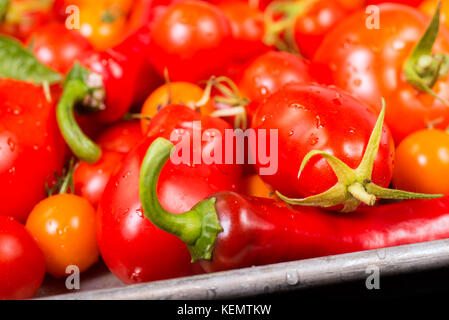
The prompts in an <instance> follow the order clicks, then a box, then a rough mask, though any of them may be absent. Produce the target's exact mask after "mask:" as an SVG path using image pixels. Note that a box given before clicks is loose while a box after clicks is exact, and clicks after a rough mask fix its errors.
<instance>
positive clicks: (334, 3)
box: [294, 0, 349, 59]
mask: <svg viewBox="0 0 449 320" xmlns="http://www.w3.org/2000/svg"><path fill="white" fill-rule="evenodd" d="M347 15H349V11H348V10H346V9H345V8H344V7H343V6H342V5H341V4H340V3H339V2H338V0H326V1H317V2H315V3H314V4H313V5H312V6H311V8H310V9H309V10H307V12H305V13H304V14H303V15H300V16H299V18H298V19H296V22H295V26H294V35H295V42H296V45H297V46H298V48H299V52H301V55H303V56H304V57H306V58H307V59H311V58H312V57H313V55H314V54H315V51H316V50H317V49H318V47H319V46H320V44H321V42H322V41H323V39H324V36H325V35H326V34H327V33H328V32H329V31H331V30H332V29H333V28H334V27H335V26H336V25H337V24H338V23H339V22H340V21H341V20H343V19H344V18H345V17H346V16H347Z"/></svg>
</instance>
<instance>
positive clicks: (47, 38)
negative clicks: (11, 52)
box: [27, 23, 92, 74]
mask: <svg viewBox="0 0 449 320" xmlns="http://www.w3.org/2000/svg"><path fill="white" fill-rule="evenodd" d="M27 46H32V52H33V53H34V55H35V56H36V58H37V59H38V60H39V61H40V62H42V63H43V64H45V65H47V66H48V67H50V68H52V69H53V70H55V71H57V72H60V73H63V74H65V73H67V72H68V71H69V70H70V68H71V67H72V66H73V63H74V62H75V60H76V59H77V58H78V57H79V56H80V55H81V54H83V53H84V52H88V51H91V50H92V46H91V45H90V43H89V41H88V40H87V39H85V38H84V37H83V36H82V35H80V34H79V33H78V32H76V31H74V30H69V29H67V28H66V26H65V25H64V24H61V23H51V24H47V25H44V26H42V27H40V28H38V29H36V30H35V31H34V32H33V33H32V34H31V35H30V36H29V37H28V40H27Z"/></svg>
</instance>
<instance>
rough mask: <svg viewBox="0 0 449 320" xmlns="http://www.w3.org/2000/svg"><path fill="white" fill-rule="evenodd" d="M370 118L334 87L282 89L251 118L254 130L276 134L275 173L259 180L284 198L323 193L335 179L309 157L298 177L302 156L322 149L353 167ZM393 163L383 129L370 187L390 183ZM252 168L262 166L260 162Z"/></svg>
mask: <svg viewBox="0 0 449 320" xmlns="http://www.w3.org/2000/svg"><path fill="white" fill-rule="evenodd" d="M376 119H377V115H376V114H375V113H374V112H373V111H372V110H371V109H370V108H369V107H367V106H366V105H364V104H363V103H361V102H360V101H359V100H357V99H355V98H353V97H352V96H351V95H349V94H347V93H345V92H344V91H342V90H340V89H338V88H333V87H325V86H318V85H300V84H290V85H287V86H285V87H283V88H282V89H280V90H279V91H277V92H276V93H274V94H273V95H271V96H270V97H269V98H267V99H266V100H265V102H263V103H262V104H261V105H260V107H259V109H258V110H257V112H256V115H255V116H254V118H253V125H252V127H253V128H254V129H257V130H259V129H266V130H268V129H277V130H278V150H279V151H278V154H279V158H278V170H277V172H276V173H275V174H273V175H263V176H261V177H262V179H264V181H265V182H267V183H268V184H269V185H271V186H273V188H274V189H275V190H278V191H280V192H281V193H282V194H284V195H287V196H290V197H307V196H311V195H316V194H319V193H321V192H324V191H326V190H328V189H329V188H331V187H332V186H333V185H334V184H335V183H336V182H337V178H336V176H335V174H334V172H333V170H332V169H331V167H330V166H329V164H328V163H327V162H326V160H324V159H323V158H322V157H321V156H317V157H314V158H312V159H311V160H310V162H309V163H308V164H307V165H306V167H305V168H304V170H303V171H302V173H301V175H300V177H299V178H298V172H299V169H300V165H301V163H302V160H303V158H304V156H305V155H306V154H307V153H309V152H310V151H312V150H323V151H326V152H328V153H331V154H332V155H334V156H335V157H337V158H339V159H340V160H342V161H343V162H344V163H346V164H347V165H348V166H349V167H351V168H357V166H358V165H359V164H360V161H361V159H362V157H363V154H364V151H365V149H366V146H367V144H368V140H369V138H370V136H371V132H372V130H373V128H374V125H375V123H376ZM267 135H268V136H269V133H267ZM267 139H268V138H267ZM268 150H269V149H268ZM393 159H394V144H393V141H392V138H391V135H390V132H389V130H388V129H387V128H386V127H384V128H383V133H382V138H381V142H380V148H379V152H378V154H377V157H376V159H375V162H374V170H373V176H372V181H373V182H374V183H376V184H378V185H380V186H382V187H387V186H388V185H389V184H390V181H391V177H392V174H393ZM257 166H258V168H262V167H266V166H265V165H261V164H260V163H259V164H257Z"/></svg>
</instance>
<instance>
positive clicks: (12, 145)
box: [7, 138, 16, 152]
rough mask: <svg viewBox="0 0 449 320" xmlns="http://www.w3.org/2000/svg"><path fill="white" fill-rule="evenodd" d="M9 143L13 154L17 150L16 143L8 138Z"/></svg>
mask: <svg viewBox="0 0 449 320" xmlns="http://www.w3.org/2000/svg"><path fill="white" fill-rule="evenodd" d="M7 143H8V146H9V149H10V150H11V152H14V150H16V143H15V142H14V141H13V140H12V139H11V138H8V141H7Z"/></svg>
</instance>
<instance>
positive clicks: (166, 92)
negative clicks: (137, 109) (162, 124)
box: [141, 81, 215, 134]
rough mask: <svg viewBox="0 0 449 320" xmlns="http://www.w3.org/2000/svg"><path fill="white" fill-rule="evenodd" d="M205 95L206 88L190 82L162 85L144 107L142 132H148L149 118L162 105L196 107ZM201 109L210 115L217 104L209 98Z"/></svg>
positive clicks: (203, 112) (202, 112) (151, 95)
mask: <svg viewBox="0 0 449 320" xmlns="http://www.w3.org/2000/svg"><path fill="white" fill-rule="evenodd" d="M203 95H204V90H203V89H202V88H201V87H199V86H197V85H196V84H193V83H190V82H182V81H179V82H171V83H166V84H164V85H162V86H160V87H159V88H157V89H156V90H154V91H153V92H152V93H151V94H150V96H149V97H148V98H147V100H146V101H145V103H144V105H143V107H142V111H141V114H142V117H143V118H142V122H141V124H142V133H143V134H145V133H146V132H147V129H148V124H149V122H150V121H149V120H148V118H152V117H154V116H155V115H156V113H157V112H158V111H159V109H161V108H162V107H164V106H166V105H169V104H183V105H186V106H188V107H190V108H192V109H195V108H196V106H197V102H198V101H199V100H200V99H201V98H202V97H203ZM199 109H200V112H201V114H203V115H209V114H211V113H212V112H213V111H214V110H215V106H214V103H213V101H212V100H211V99H209V100H208V101H207V102H206V103H205V104H204V105H202V106H200V107H199Z"/></svg>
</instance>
